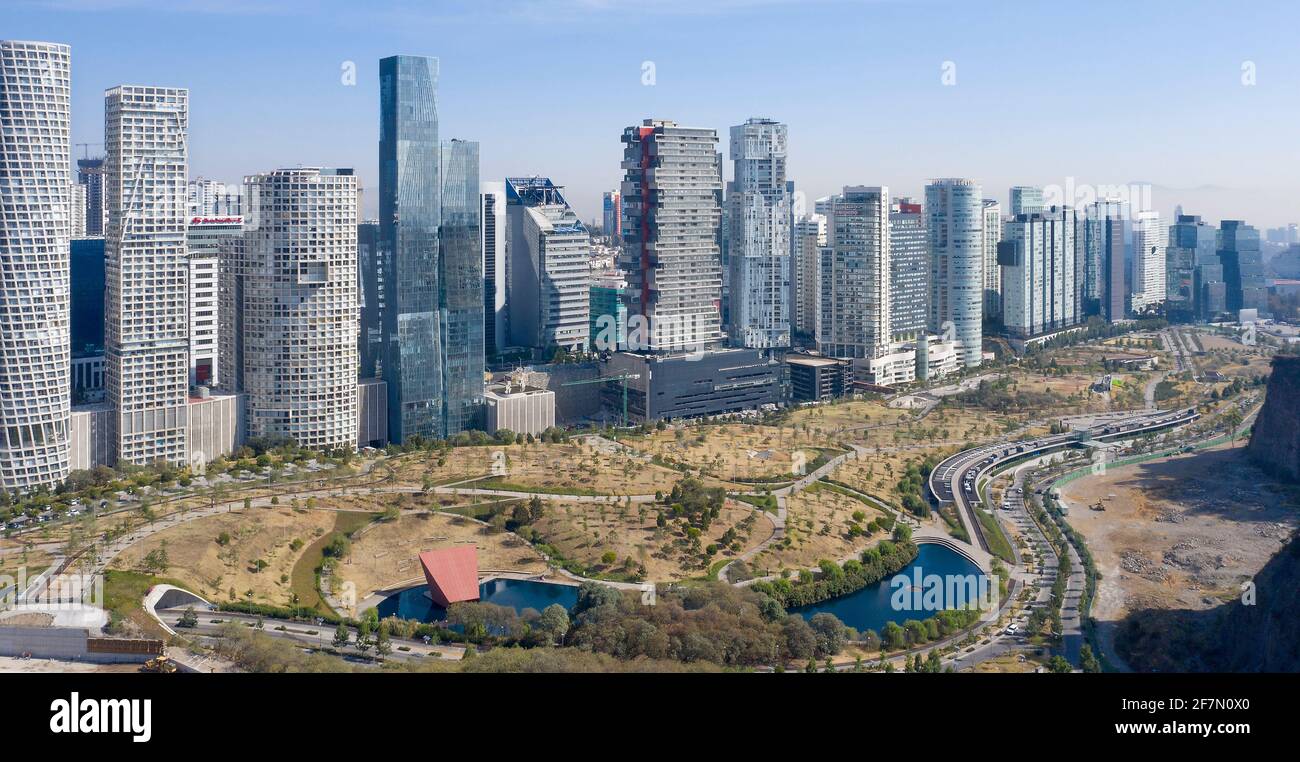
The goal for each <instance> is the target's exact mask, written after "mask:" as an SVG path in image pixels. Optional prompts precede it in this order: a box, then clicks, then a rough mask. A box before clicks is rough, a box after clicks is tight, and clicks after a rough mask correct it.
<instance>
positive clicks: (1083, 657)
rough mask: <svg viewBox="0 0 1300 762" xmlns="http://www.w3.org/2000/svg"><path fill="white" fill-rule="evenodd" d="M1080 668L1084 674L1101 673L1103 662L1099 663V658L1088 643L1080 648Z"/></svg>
mask: <svg viewBox="0 0 1300 762" xmlns="http://www.w3.org/2000/svg"><path fill="white" fill-rule="evenodd" d="M1079 668H1080V669H1082V670H1083V671H1084V672H1100V671H1101V662H1099V661H1097V657H1096V656H1095V655H1094V654H1093V653H1092V646H1091V645H1089V644H1087V643H1084V644H1083V645H1082V646H1081V647H1080V648H1079Z"/></svg>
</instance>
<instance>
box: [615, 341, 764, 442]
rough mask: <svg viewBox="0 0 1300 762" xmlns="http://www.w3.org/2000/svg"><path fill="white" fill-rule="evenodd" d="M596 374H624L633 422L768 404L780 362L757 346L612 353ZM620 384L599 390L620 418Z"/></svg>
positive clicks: (618, 375) (629, 420)
mask: <svg viewBox="0 0 1300 762" xmlns="http://www.w3.org/2000/svg"><path fill="white" fill-rule="evenodd" d="M600 375H601V377H602V378H611V379H616V378H624V377H626V378H627V380H626V382H625V383H626V384H627V409H628V422H629V423H633V424H635V423H644V422H647V421H658V420H663V419H670V418H671V419H676V418H699V417H703V416H710V415H721V414H723V413H731V412H736V411H740V410H757V409H760V408H763V407H769V408H772V407H775V406H776V405H777V403H779V402H780V401H781V379H780V375H781V374H780V366H779V365H778V364H777V362H776V361H775V360H773V359H771V358H770V357H768V353H767V352H766V351H764V350H761V349H744V348H730V349H714V350H710V351H691V352H655V353H647V352H616V353H614V354H612V355H610V357H609V360H608V361H607V362H605V363H604V364H603V365H602V366H601V371H600ZM632 376H635V378H631V377H632ZM623 383H624V382H621V381H614V380H611V381H610V382H609V383H607V384H604V389H603V392H604V396H605V408H606V409H607V410H610V411H616V412H617V415H618V417H619V418H620V419H621V416H622V405H623Z"/></svg>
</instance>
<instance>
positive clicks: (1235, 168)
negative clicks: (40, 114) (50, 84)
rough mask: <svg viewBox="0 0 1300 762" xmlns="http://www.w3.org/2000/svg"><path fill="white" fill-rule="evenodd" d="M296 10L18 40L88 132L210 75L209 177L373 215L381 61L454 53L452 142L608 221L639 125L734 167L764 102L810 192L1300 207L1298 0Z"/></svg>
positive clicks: (1233, 215)
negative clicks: (706, 136)
mask: <svg viewBox="0 0 1300 762" xmlns="http://www.w3.org/2000/svg"><path fill="white" fill-rule="evenodd" d="M280 5H281V8H280V9H264V8H261V7H259V5H258V4H257V3H253V2H248V1H247V0H227V1H226V2H208V1H207V0H184V1H181V2H172V3H162V2H157V1H156V0H51V1H50V2H37V1H34V0H33V1H28V2H23V1H21V0H20V1H19V2H16V3H11V4H10V6H11V7H10V8H8V9H7V14H6V15H7V16H8V18H7V19H6V21H7V23H6V25H5V27H6V28H5V30H4V32H3V36H4V37H6V38H15V39H41V40H48V41H52V42H63V43H67V44H69V45H71V46H72V82H73V126H72V132H73V142H74V143H95V144H97V143H100V142H102V140H103V137H102V135H103V90H104V89H106V88H108V87H111V86H113V85H116V84H122V83H134V84H159V85H169V86H179V87H188V88H189V89H190V99H191V103H190V108H191V115H190V162H191V164H190V174H191V176H193V177H200V176H202V177H208V178H212V179H218V180H224V181H227V182H234V181H238V180H239V179H240V178H241V177H242V176H244V175H246V174H253V173H255V172H260V171H265V170H268V169H273V168H276V167H282V166H296V165H300V164H301V165H308V166H350V167H354V168H356V170H357V172H358V174H359V175H360V178H361V182H362V185H363V186H364V187H366V188H367V189H368V190H369V191H370V192H368V193H367V194H366V200H365V214H366V216H373V215H374V213H375V205H376V201H377V198H376V194H375V193H374V192H373V189H374V188H375V186H376V185H377V169H376V163H377V153H378V99H379V94H378V90H379V88H378V60H379V59H380V58H381V57H383V56H387V55H392V54H395V53H407V54H416V55H430V56H436V57H438V58H439V59H440V61H441V77H440V83H439V105H438V108H439V118H440V132H441V136H442V137H443V138H444V139H450V138H453V137H458V138H464V139H469V140H477V141H479V142H480V143H481V146H482V169H481V171H482V178H483V179H484V180H492V179H499V178H503V177H505V176H507V175H532V174H538V175H546V176H549V177H551V178H552V179H553V180H554V181H555V182H556V183H557V184H559V185H563V186H565V188H566V196H567V197H568V198H569V200H570V202H571V203H572V204H573V205H574V207H575V208H576V209H577V211H578V213H579V214H580V215H581V217H582V218H583V219H584V220H592V219H598V218H599V216H600V196H601V193H602V192H603V191H605V190H609V189H612V188H617V187H618V184H619V181H620V179H621V171H620V169H619V161H620V160H621V157H622V146H621V144H620V143H619V136H620V134H621V132H622V130H623V128H624V127H626V126H628V125H632V124H638V123H640V122H641V121H642V120H643V119H645V118H649V117H654V118H662V119H672V120H674V121H677V122H679V123H682V124H687V125H692V126H702V127H712V128H715V129H717V130H718V132H719V136H720V138H721V141H720V145H719V149H720V150H721V151H722V152H723V155H724V162H725V164H726V165H727V170H726V172H727V174H728V176H729V175H730V161H729V159H727V155H726V152H727V142H728V141H727V134H728V128H729V127H730V126H732V125H735V124H740V123H742V122H744V120H745V119H746V118H749V117H754V116H765V117H771V118H774V119H778V120H780V121H783V122H785V123H787V124H788V125H789V132H790V158H789V176H790V178H791V179H792V180H794V182H795V184H796V188H797V189H798V190H800V191H802V192H803V193H805V194H806V196H807V198H808V199H810V200H811V199H813V198H817V197H819V196H824V195H827V194H829V193H832V192H835V191H836V190H838V189H839V188H840V187H841V186H844V185H858V184H868V185H886V186H888V187H889V188H890V191H891V193H893V194H894V195H910V196H917V197H919V196H920V195H921V189H922V187H923V185H924V183H925V181H926V179H927V178H930V177H947V176H962V177H972V178H975V179H977V180H979V181H980V182H981V184H982V185H983V187H984V195H985V196H986V197H989V198H996V199H999V200H1001V201H1002V202H1004V203H1005V202H1006V200H1007V189H1008V188H1009V187H1010V186H1012V185H1055V186H1064V187H1069V186H1071V185H1074V186H1076V187H1077V186H1094V187H1095V186H1122V185H1131V184H1135V183H1145V184H1149V185H1150V186H1151V191H1150V198H1151V205H1152V207H1153V208H1154V209H1156V210H1157V211H1159V212H1160V213H1161V215H1162V216H1163V217H1166V218H1168V217H1169V216H1170V215H1171V213H1172V210H1173V208H1174V207H1175V205H1179V204H1181V205H1182V206H1183V208H1184V211H1185V212H1186V213H1188V214H1200V215H1202V216H1203V217H1204V218H1205V219H1206V220H1207V221H1210V222H1213V223H1215V224H1217V223H1218V221H1219V220H1221V219H1244V220H1246V221H1247V222H1249V223H1251V224H1253V225H1255V226H1256V227H1258V228H1260V229H1261V231H1262V230H1264V229H1266V228H1270V227H1277V226H1279V225H1283V224H1286V223H1289V222H1294V221H1297V220H1300V211H1297V209H1296V206H1297V205H1296V203H1295V201H1294V200H1293V198H1294V195H1295V192H1294V191H1293V190H1292V189H1291V188H1290V187H1289V183H1290V182H1291V176H1292V175H1293V174H1294V172H1293V171H1292V170H1293V169H1294V168H1295V167H1296V166H1297V161H1296V158H1297V157H1296V153H1297V151H1298V150H1300V148H1297V142H1296V140H1295V138H1294V127H1293V125H1294V124H1295V123H1296V119H1297V106H1296V105H1295V103H1294V98H1291V97H1289V96H1291V95H1292V94H1293V93H1294V92H1297V85H1298V84H1300V52H1297V51H1296V49H1295V46H1294V44H1293V43H1290V41H1289V39H1288V37H1289V35H1288V32H1289V31H1290V30H1294V29H1295V28H1296V25H1297V21H1300V10H1297V9H1296V8H1294V7H1289V6H1287V5H1285V4H1281V3H1278V4H1274V5H1271V6H1266V8H1265V9H1264V10H1260V9H1259V8H1258V7H1256V8H1253V9H1246V8H1244V7H1241V6H1233V5H1227V4H1223V3H1210V2H1181V3H1173V2H1168V3H1149V4H1143V5H1141V6H1133V5H1130V4H1125V3H1120V2H1096V3H1089V4H1087V5H1079V6H1077V7H1076V6H1070V7H1065V6H1056V5H1051V6H1048V5H1040V4H1037V3H1029V2H1008V3H1001V4H996V5H994V4H976V3H960V2H945V1H941V0H915V1H912V2H909V1H907V0H880V1H876V2H870V1H862V0H804V2H794V1H793V0H712V1H710V0H696V1H695V2H685V0H660V1H659V2H658V3H656V4H654V5H652V6H648V5H646V4H644V3H639V2H630V0H549V1H546V0H503V1H502V2H499V3H496V4H495V5H494V6H493V8H492V10H484V9H480V8H479V7H478V5H479V4H477V3H473V2H468V1H466V0H452V1H451V2H444V3H439V4H438V5H437V6H436V7H428V6H427V5H426V4H421V3H415V2H389V3H372V4H369V5H367V4H362V3H343V2H337V0H331V1H329V2H324V3H320V4H308V3H302V2H291V3H282V4H280ZM285 7H287V8H289V9H290V10H288V11H286V10H284V8H285ZM646 62H651V63H652V64H653V83H652V84H647V82H648V80H650V79H651V78H650V77H648V76H647V72H648V71H649V67H647V66H646ZM353 67H354V70H355V82H356V84H355V85H348V84H345V79H346V77H347V75H348V74H349V72H350V71H352V70H353ZM102 150H103V149H102V146H97V145H92V146H90V151H91V153H92V154H93V153H95V152H101V151H102ZM82 154H83V147H82V146H79V145H74V147H73V155H74V159H75V158H77V157H80V156H82Z"/></svg>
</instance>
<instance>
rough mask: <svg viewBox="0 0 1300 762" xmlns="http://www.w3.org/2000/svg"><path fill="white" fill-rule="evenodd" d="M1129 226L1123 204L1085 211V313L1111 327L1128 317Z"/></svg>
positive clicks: (1105, 204) (1096, 206)
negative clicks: (1127, 258)
mask: <svg viewBox="0 0 1300 762" xmlns="http://www.w3.org/2000/svg"><path fill="white" fill-rule="evenodd" d="M1128 226H1129V221H1128V205H1127V204H1126V203H1125V202H1123V201H1118V200H1114V199H1105V200H1102V201H1096V202H1093V203H1091V204H1088V205H1087V206H1086V207H1084V220H1083V227H1084V243H1083V267H1082V271H1083V278H1084V281H1083V298H1084V304H1085V312H1086V313H1087V314H1089V315H1100V316H1101V317H1102V318H1103V319H1105V320H1106V321H1107V322H1111V323H1114V322H1117V321H1119V320H1123V319H1124V318H1125V316H1126V315H1127V314H1128V311H1127V306H1128V305H1127V304H1126V301H1127V300H1126V299H1125V297H1126V295H1127V293H1128V292H1127V289H1126V287H1125V277H1124V274H1125V270H1126V268H1125V246H1126V242H1127V239H1128Z"/></svg>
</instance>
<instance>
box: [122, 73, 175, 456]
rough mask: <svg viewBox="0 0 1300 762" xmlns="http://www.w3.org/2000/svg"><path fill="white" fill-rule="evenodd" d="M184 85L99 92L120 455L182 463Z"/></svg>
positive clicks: (135, 87)
mask: <svg viewBox="0 0 1300 762" xmlns="http://www.w3.org/2000/svg"><path fill="white" fill-rule="evenodd" d="M188 125H189V91H187V90H184V89H180V88H171V87H149V86H134V85H122V86H119V87H114V88H112V89H110V90H108V91H107V92H106V93H105V94H104V144H105V149H106V151H107V158H106V159H105V162H104V188H105V198H106V201H105V203H106V205H107V207H108V230H107V231H106V235H105V236H104V238H105V242H104V257H105V283H106V285H105V292H104V312H105V325H104V344H105V360H106V363H105V365H106V371H107V372H106V374H105V376H106V385H107V388H108V401H109V402H110V403H111V404H112V405H113V408H114V410H113V418H112V423H111V431H112V433H111V434H110V437H111V438H112V441H111V443H110V444H111V448H112V450H113V451H114V455H115V456H116V458H117V460H118V461H121V462H126V463H135V464H138V465H145V464H149V463H153V462H154V461H157V460H164V461H167V462H170V463H174V464H178V465H181V464H184V463H185V462H186V460H187V457H188V456H187V452H188V450H187V447H186V442H185V436H186V429H187V426H188V405H187V400H188V397H189V293H188V287H187V284H188V280H189V260H188V258H187V256H186V246H185V233H186V172H187V170H188V151H187V147H186V135H187V131H188Z"/></svg>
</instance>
